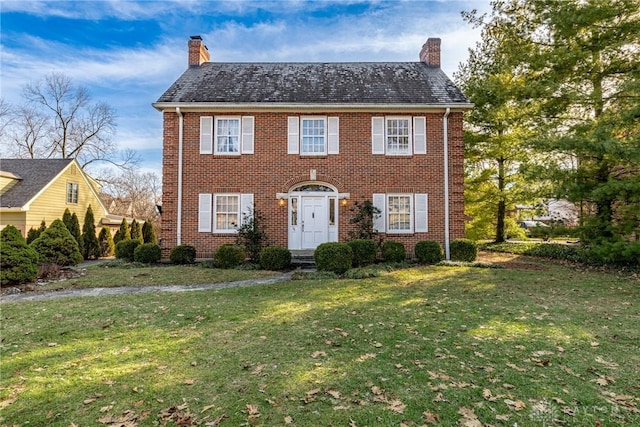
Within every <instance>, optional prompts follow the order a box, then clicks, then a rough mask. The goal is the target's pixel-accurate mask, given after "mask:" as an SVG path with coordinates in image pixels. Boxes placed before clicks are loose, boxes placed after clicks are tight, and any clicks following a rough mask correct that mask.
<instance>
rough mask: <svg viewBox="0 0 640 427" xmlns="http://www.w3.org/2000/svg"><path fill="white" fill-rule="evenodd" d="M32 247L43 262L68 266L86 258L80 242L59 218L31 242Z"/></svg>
mask: <svg viewBox="0 0 640 427" xmlns="http://www.w3.org/2000/svg"><path fill="white" fill-rule="evenodd" d="M31 247H32V248H33V249H35V250H36V252H37V253H38V257H39V262H40V263H42V264H46V263H51V264H57V265H60V266H66V265H76V264H78V263H80V262H82V261H83V260H84V258H83V257H82V254H81V253H80V249H79V247H78V242H77V241H76V239H74V238H73V236H72V235H71V233H70V232H69V230H67V226H66V225H64V222H62V220H59V219H56V220H54V221H53V222H52V223H51V225H50V226H49V227H48V228H47V229H46V230H45V231H43V232H42V234H41V235H40V237H38V238H37V239H36V240H34V241H33V242H31Z"/></svg>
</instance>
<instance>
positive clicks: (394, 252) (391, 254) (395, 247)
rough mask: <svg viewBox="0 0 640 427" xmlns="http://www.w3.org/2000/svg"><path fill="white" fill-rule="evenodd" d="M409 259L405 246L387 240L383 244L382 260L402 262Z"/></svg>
mask: <svg viewBox="0 0 640 427" xmlns="http://www.w3.org/2000/svg"><path fill="white" fill-rule="evenodd" d="M406 258H407V251H406V250H405V248H404V245H403V244H402V243H400V242H396V241H395V240H385V242H384V243H383V244H382V259H383V260H384V262H402V261H404V260H405V259H406Z"/></svg>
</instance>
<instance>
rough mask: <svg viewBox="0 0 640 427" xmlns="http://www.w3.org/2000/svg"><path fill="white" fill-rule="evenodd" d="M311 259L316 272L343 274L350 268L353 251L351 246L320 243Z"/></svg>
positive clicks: (336, 243)
mask: <svg viewBox="0 0 640 427" xmlns="http://www.w3.org/2000/svg"><path fill="white" fill-rule="evenodd" d="M313 258H314V260H315V262H316V268H317V269H318V271H332V272H334V273H336V274H343V273H344V272H345V271H347V270H349V269H350V268H351V265H352V262H353V251H352V250H351V246H349V245H348V244H346V243H338V242H328V243H322V244H321V245H320V246H318V247H317V248H316V251H315V253H314V254H313Z"/></svg>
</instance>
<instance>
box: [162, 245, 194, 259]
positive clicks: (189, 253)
mask: <svg viewBox="0 0 640 427" xmlns="http://www.w3.org/2000/svg"><path fill="white" fill-rule="evenodd" d="M169 261H171V264H193V263H194V262H196V248H194V247H193V246H191V245H178V246H176V247H174V248H173V249H171V252H170V253H169Z"/></svg>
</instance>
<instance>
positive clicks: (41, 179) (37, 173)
mask: <svg viewBox="0 0 640 427" xmlns="http://www.w3.org/2000/svg"><path fill="white" fill-rule="evenodd" d="M71 162H73V159H0V171H2V172H10V173H12V174H13V175H17V176H18V177H20V178H21V179H19V180H18V182H16V183H15V184H14V185H13V186H12V187H11V188H9V189H8V190H7V191H6V192H5V193H4V194H2V195H0V207H3V208H10V207H13V208H19V207H22V206H24V205H25V204H27V203H28V202H29V201H30V200H31V199H33V197H34V196H35V195H36V194H38V192H39V191H40V190H42V189H43V188H45V187H46V186H47V184H49V183H50V182H51V181H52V180H53V179H54V178H55V177H56V176H58V174H59V173H60V172H62V171H63V170H64V169H65V168H66V167H67V166H68V165H69V163H71Z"/></svg>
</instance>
